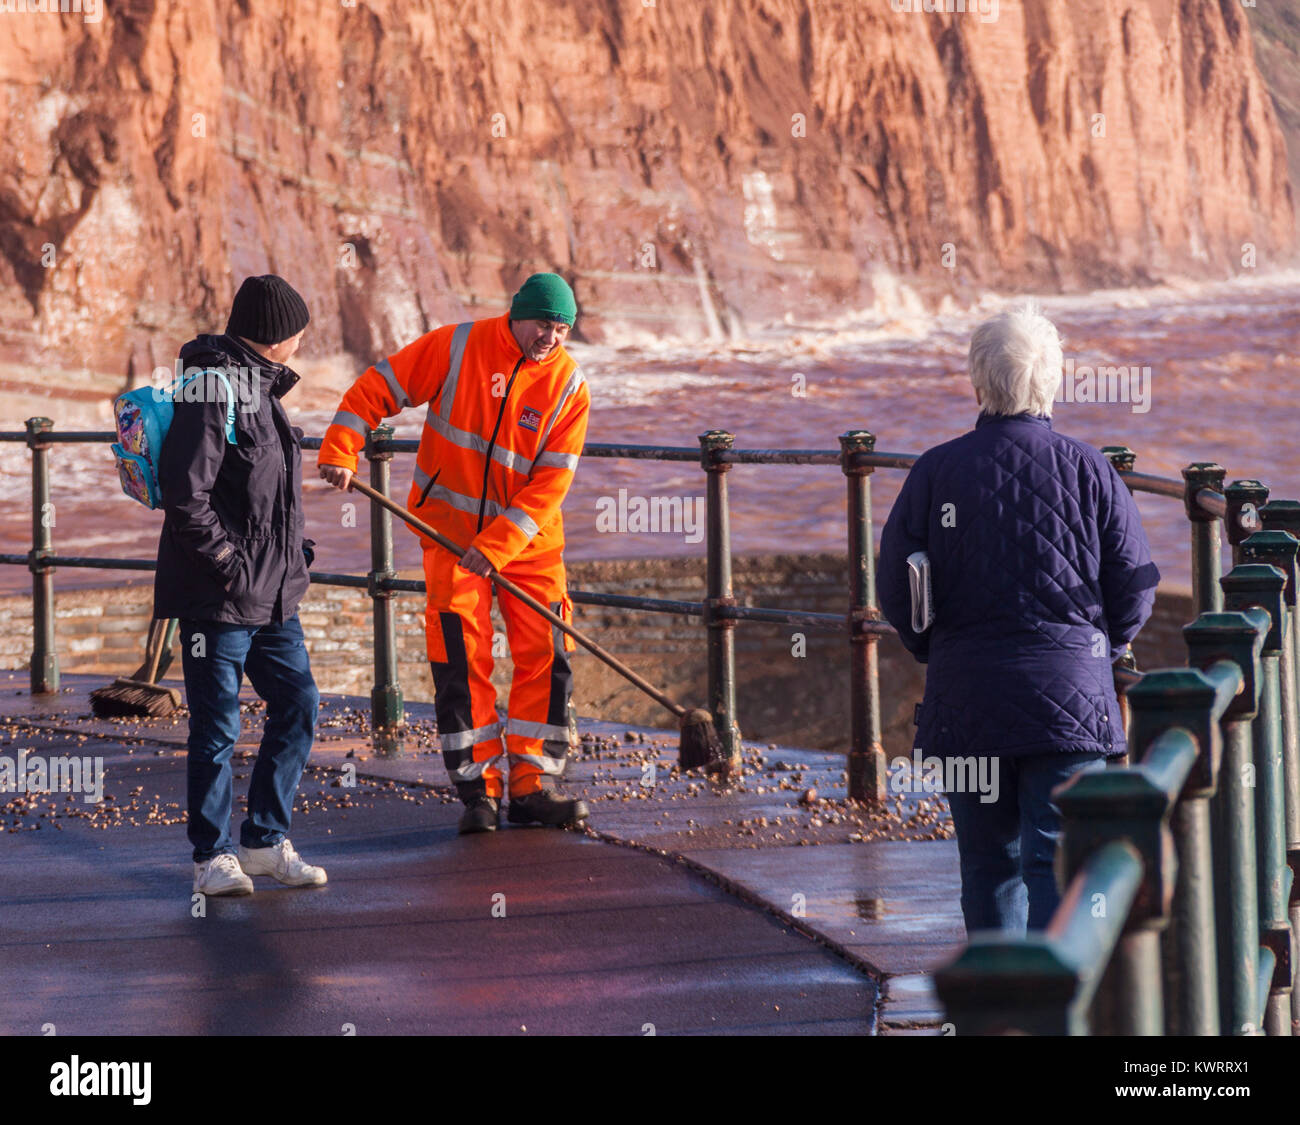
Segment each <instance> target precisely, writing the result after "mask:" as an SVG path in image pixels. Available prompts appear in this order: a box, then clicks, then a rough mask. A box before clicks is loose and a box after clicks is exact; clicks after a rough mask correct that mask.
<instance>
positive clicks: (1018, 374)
mask: <svg viewBox="0 0 1300 1125" xmlns="http://www.w3.org/2000/svg"><path fill="white" fill-rule="evenodd" d="M970 381H971V384H972V385H973V386H974V387H975V389H976V390H977V391H979V394H980V413H981V414H1025V413H1029V414H1046V415H1047V416H1048V417H1049V418H1050V417H1051V414H1052V402H1053V401H1054V400H1055V398H1056V393H1057V391H1058V390H1059V389H1060V385H1061V338H1060V336H1058V335H1057V332H1056V326H1055V325H1054V324H1053V323H1052V322H1051V321H1050V320H1048V319H1047V318H1046V317H1045V316H1043V315H1042V313H1040V312H1039V311H1038V306H1037V305H1035V304H1034V302H1033V301H1026V302H1025V303H1024V304H1023V305H1021V306H1020V307H1018V308H1015V309H1011V310H1010V311H1008V312H1004V313H999V314H998V315H997V316H995V317H992V318H991V319H989V320H986V321H985V322H984V323H983V324H981V325H980V326H979V327H978V328H976V329H975V331H974V333H972V335H971V338H970Z"/></svg>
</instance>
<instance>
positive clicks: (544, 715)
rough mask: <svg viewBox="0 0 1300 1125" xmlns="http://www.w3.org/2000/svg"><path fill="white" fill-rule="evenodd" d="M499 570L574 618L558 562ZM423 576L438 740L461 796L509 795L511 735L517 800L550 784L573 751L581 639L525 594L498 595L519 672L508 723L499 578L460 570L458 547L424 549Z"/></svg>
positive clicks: (512, 686) (512, 791) (513, 789)
mask: <svg viewBox="0 0 1300 1125" xmlns="http://www.w3.org/2000/svg"><path fill="white" fill-rule="evenodd" d="M500 573H501V574H502V576H503V577H505V578H508V579H509V580H510V581H511V582H513V583H515V585H517V586H519V587H520V588H521V589H522V590H524V591H525V592H527V593H529V594H531V595H532V596H533V597H535V598H536V599H537V600H538V601H539V602H542V603H543V604H545V605H547V606H549V607H550V608H551V609H552V610H554V611H555V613H557V614H558V615H559V616H560V618H561V619H562V620H563V621H565V622H568V621H571V620H572V618H573V603H572V602H571V601H570V599H569V596H568V594H567V593H566V591H565V576H564V564H563V563H562V562H560V561H559V560H558V559H557V560H553V561H551V562H550V563H549V565H545V566H538V565H537V564H536V562H531V561H530V562H528V563H523V564H508V565H507V566H506V567H505V568H504V569H502V570H501V572H500ZM424 577H425V582H426V584H427V587H428V603H427V608H426V610H425V615H426V616H425V636H426V638H427V640H428V653H429V664H430V666H431V668H432V669H433V682H434V689H435V697H434V708H435V712H436V714H437V718H438V736H439V738H440V740H441V742H442V753H443V761H444V763H445V764H446V767H447V774H448V776H449V777H450V778H451V779H452V781H453V782H455V783H456V789H457V792H458V793H459V794H460V796H461V798H462V799H465V800H468V799H469V798H471V797H472V796H473V795H474V794H476V793H486V794H487V796H489V797H496V798H498V799H500V797H501V796H502V792H503V785H502V774H501V760H502V756H503V750H502V740H503V738H504V743H505V750H504V755H505V757H506V760H507V763H508V765H509V785H510V796H511V797H523V796H526V795H527V794H529V793H535V792H537V791H538V790H539V789H542V788H551V787H552V786H553V785H554V782H555V778H556V776H557V775H559V774H560V772H561V771H562V770H563V769H564V759H565V756H566V754H567V753H568V750H569V725H568V706H569V697H570V695H571V694H572V692H573V672H572V670H571V668H570V666H569V657H568V653H570V652H572V651H574V649H575V648H576V647H577V645H576V643H575V642H574V641H573V640H572V639H570V638H569V637H567V636H565V634H564V633H563V632H561V631H560V630H559V629H557V628H556V627H555V626H554V625H552V624H551V623H550V622H549V621H547V620H546V619H545V618H544V617H542V616H541V615H540V614H538V613H537V612H536V611H534V610H532V609H530V608H529V607H528V606H526V605H524V603H523V602H521V601H519V600H518V599H517V598H515V597H513V596H512V595H510V594H507V593H505V592H504V591H498V592H497V604H498V605H499V606H500V607H501V616H502V618H503V619H504V620H505V625H506V642H507V644H508V646H509V649H510V655H511V658H512V660H513V661H514V666H515V667H514V677H513V679H512V680H511V684H510V697H509V701H508V704H507V708H506V720H505V722H504V723H502V722H501V720H500V718H499V716H498V714H497V708H496V702H497V693H496V688H495V687H494V686H493V684H492V667H493V659H492V621H491V616H490V614H491V610H492V583H491V580H490V579H488V578H485V577H482V576H480V575H477V574H472V573H471V572H470V571H468V570H466V569H464V567H461V566H458V565H457V560H456V559H455V558H454V557H453V556H452V554H451V553H450V552H449V551H446V550H444V549H443V548H441V547H436V546H430V547H426V548H425V551H424Z"/></svg>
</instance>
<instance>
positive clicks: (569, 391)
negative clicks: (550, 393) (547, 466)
mask: <svg viewBox="0 0 1300 1125" xmlns="http://www.w3.org/2000/svg"><path fill="white" fill-rule="evenodd" d="M585 382H586V380H585V379H584V378H583V377H582V368H580V367H575V368H574V369H573V374H572V375H570V376H569V381H568V382H567V383H566V384H565V385H564V394H562V395H560V405H559V406H557V407H556V408H555V409H554V410H553V411H551V416H550V418H548V419H547V420H546V429H544V430H543V431H542V436H541V437H540V438H538V439H537V453H538V457H537V461H538V462H540V461H541V459H542V450H544V449H545V448H546V440H547V438H549V437H550V436H551V429H552V428H553V427H554V426H555V420H556V419H557V418H558V417H559V416H560V415H561V414H562V413H564V404H565V403H566V402H568V401H569V398H570V397H571V396H572V395H575V394H577V393H578V388H579V387H580V386H582V384H583V383H585ZM535 463H536V462H535Z"/></svg>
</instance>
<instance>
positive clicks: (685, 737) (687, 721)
mask: <svg viewBox="0 0 1300 1125" xmlns="http://www.w3.org/2000/svg"><path fill="white" fill-rule="evenodd" d="M677 760H678V762H679V763H680V765H681V767H682V769H684V770H694V769H700V768H705V769H708V770H718V769H722V768H724V767H725V766H726V764H727V752H726V751H725V750H724V749H723V746H722V739H721V738H719V737H718V728H717V727H715V726H714V725H713V716H712V715H710V714H709V713H708V712H707V711H705V710H704V709H703V708H702V707H697V708H696V709H695V710H694V711H688V712H687V713H686V715H685V717H684V718H683V719H682V730H681V743H680V749H679V752H678V756H677Z"/></svg>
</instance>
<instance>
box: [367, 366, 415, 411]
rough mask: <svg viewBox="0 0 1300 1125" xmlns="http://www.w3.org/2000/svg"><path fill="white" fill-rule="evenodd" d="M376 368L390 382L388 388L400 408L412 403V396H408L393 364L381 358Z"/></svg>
mask: <svg viewBox="0 0 1300 1125" xmlns="http://www.w3.org/2000/svg"><path fill="white" fill-rule="evenodd" d="M375 370H376V371H378V372H379V374H381V375H382V376H383V377H384V381H385V382H386V383H387V384H388V389H389V390H390V391H392V392H393V398H394V399H396V400H397V405H398V407H399V408H402V407H407V406H410V405H411V400H410V398H408V397H407V394H406V390H405V389H404V388H403V386H402V384H401V383H399V382H398V381H397V372H396V371H394V370H393V365H392V364H391V363H389V362H388V360H386V359H381V360H380V361H379V362H378V363H376V364H375Z"/></svg>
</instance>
